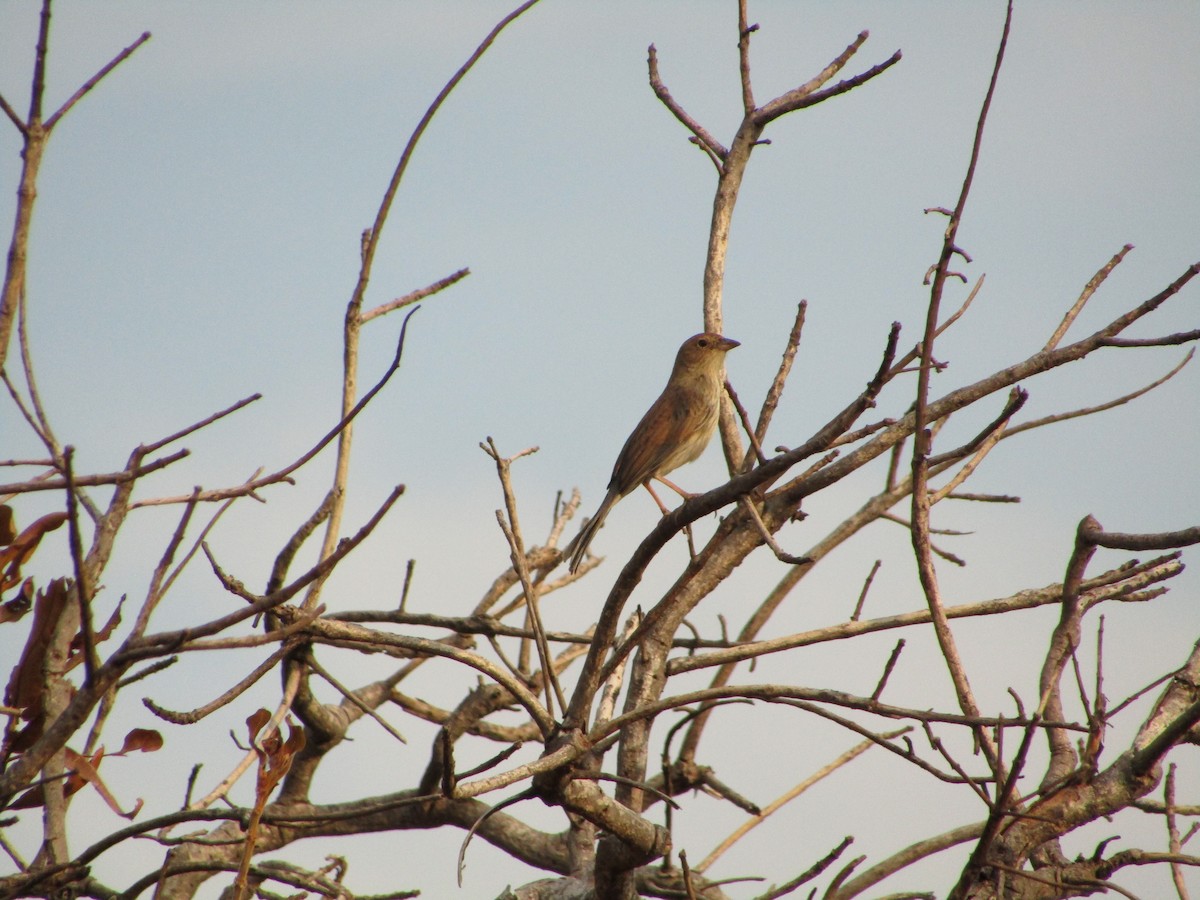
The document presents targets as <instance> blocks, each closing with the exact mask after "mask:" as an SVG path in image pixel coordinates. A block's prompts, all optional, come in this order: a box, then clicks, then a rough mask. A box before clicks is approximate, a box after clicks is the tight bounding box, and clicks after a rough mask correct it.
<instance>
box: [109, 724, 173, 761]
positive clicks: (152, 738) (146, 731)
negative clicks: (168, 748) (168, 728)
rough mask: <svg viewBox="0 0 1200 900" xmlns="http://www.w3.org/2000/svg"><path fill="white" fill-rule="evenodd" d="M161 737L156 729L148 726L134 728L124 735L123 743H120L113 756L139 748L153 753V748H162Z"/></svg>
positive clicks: (122, 754) (144, 751)
mask: <svg viewBox="0 0 1200 900" xmlns="http://www.w3.org/2000/svg"><path fill="white" fill-rule="evenodd" d="M162 745H163V738H162V735H161V734H159V733H158V732H157V731H154V730H153V729H150V728H135V729H133V730H132V731H131V732H129V734H127V735H125V743H124V744H122V745H121V749H120V750H119V751H118V752H116V753H114V754H113V756H124V755H125V754H126V753H131V752H133V751H134V750H140V751H141V752H142V753H153V752H154V751H155V750H159V749H161V748H162Z"/></svg>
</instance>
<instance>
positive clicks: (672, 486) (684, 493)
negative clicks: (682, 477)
mask: <svg viewBox="0 0 1200 900" xmlns="http://www.w3.org/2000/svg"><path fill="white" fill-rule="evenodd" d="M654 477H655V479H657V480H658V481H661V482H662V483H663V484H665V485H666V486H667V487H669V488H670V489H671V490H673V491H674V492H675V493H677V494H678V495H679V496H680V497H682V498H683V499H684V500H691V499H692V498H693V497H695V496H697V495H696V494H693V493H691V492H689V491H685V490H684V489H683V488H681V487H680V486H679V485H677V484H675V482H673V481H668V480H667V479H665V478H663V477H662V476H661V475H655V476H654ZM651 493H654V492H653V491H651ZM655 499H658V498H657V497H656V498H655ZM659 506H662V504H661V503H660V504H659Z"/></svg>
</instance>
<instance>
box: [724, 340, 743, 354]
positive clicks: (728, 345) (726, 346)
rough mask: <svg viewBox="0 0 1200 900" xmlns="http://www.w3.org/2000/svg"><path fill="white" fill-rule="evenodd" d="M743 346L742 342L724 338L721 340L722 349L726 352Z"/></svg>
mask: <svg viewBox="0 0 1200 900" xmlns="http://www.w3.org/2000/svg"><path fill="white" fill-rule="evenodd" d="M740 346H742V342H741V341H735V340H734V339H733V338H727V337H723V338H721V340H720V348H721V349H722V350H725V351H729V350H732V349H733V348H734V347H740Z"/></svg>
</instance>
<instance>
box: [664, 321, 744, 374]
mask: <svg viewBox="0 0 1200 900" xmlns="http://www.w3.org/2000/svg"><path fill="white" fill-rule="evenodd" d="M737 346H738V342H737V341H735V340H732V339H730V338H727V337H723V336H722V335H719V334H713V333H712V332H711V331H702V332H701V333H700V334H695V335H692V336H691V337H690V338H688V339H687V340H686V341H684V342H683V346H682V347H680V348H679V353H678V354H676V356H675V369H674V372H673V373H672V374H676V373H678V374H684V373H686V374H689V375H706V376H711V377H719V376H720V373H721V366H722V364H723V363H724V361H725V354H726V353H728V352H729V351H730V350H732V349H733V348H734V347H737Z"/></svg>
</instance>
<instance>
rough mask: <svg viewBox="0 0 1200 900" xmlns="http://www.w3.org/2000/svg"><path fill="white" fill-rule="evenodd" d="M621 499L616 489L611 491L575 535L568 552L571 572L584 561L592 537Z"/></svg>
mask: <svg viewBox="0 0 1200 900" xmlns="http://www.w3.org/2000/svg"><path fill="white" fill-rule="evenodd" d="M619 499H620V495H619V494H617V493H616V492H615V491H609V492H608V493H607V494H606V495H605V497H604V502H603V503H601V504H600V508H599V509H598V510H596V514H595V515H594V516H592V517H591V518H590V519H588V521H587V523H586V524H585V525H584V526H583V527H582V528H580V529H579V534H577V535H576V536H575V540H573V541H572V542H571V546H570V547H568V548H567V552H568V553H570V554H571V566H570V569H571V574H574V573H575V570H576V569H578V568H579V564H580V563H581V562H583V555H584V554H585V553H587V548H588V545H589V544H591V542H592V538H594V537H595V536H596V532H597V531H599V530H600V526H601V525H603V524H604V517H605V516H607V515H608V511H609V510H610V509H612V507H613V504H614V503H616V502H617V500H619Z"/></svg>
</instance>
